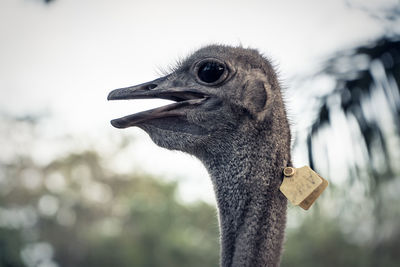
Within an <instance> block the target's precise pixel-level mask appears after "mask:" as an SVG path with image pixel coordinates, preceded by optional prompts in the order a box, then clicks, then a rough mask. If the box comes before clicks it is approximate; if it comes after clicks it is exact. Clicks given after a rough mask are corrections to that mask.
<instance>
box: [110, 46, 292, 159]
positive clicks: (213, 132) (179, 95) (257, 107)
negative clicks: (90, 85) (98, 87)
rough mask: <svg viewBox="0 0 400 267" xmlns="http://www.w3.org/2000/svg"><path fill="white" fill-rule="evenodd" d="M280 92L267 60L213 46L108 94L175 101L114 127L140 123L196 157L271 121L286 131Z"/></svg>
mask: <svg viewBox="0 0 400 267" xmlns="http://www.w3.org/2000/svg"><path fill="white" fill-rule="evenodd" d="M280 94H281V93H280V90H279V84H278V81H277V78H276V75H275V73H274V71H273V69H272V67H271V64H270V63H269V62H268V60H266V59H265V58H264V57H263V56H261V55H260V54H259V53H258V51H256V50H251V49H244V48H241V47H228V46H220V45H213V46H207V47H204V48H202V49H200V50H198V51H197V52H195V53H194V54H192V55H191V56H189V57H188V58H187V59H186V60H184V61H183V62H182V63H180V64H179V66H177V68H176V69H175V70H174V71H172V73H170V74H168V75H166V76H165V77H162V78H159V79H156V80H154V81H150V82H147V83H143V84H140V85H136V86H132V87H127V88H122V89H116V90H114V91H112V92H111V93H110V94H109V96H108V99H109V100H118V99H143V98H162V99H168V100H172V101H175V103H172V104H169V105H166V106H163V107H159V108H155V109H152V110H148V111H143V112H140V113H137V114H133V115H129V116H125V117H123V118H119V119H115V120H113V121H111V123H112V125H113V126H114V127H117V128H126V127H130V126H137V127H140V128H142V129H143V130H145V131H146V132H147V133H148V134H149V135H150V137H151V138H152V140H153V141H154V142H155V143H156V144H157V145H159V146H161V147H165V148H167V149H175V150H181V151H184V152H188V153H190V154H193V155H195V156H198V157H200V158H201V155H204V154H207V153H206V152H208V151H211V150H212V148H215V147H221V144H222V143H224V142H225V143H226V142H227V141H228V142H229V140H230V139H232V138H235V135H238V136H240V135H249V134H251V133H252V132H254V133H256V132H259V131H260V130H265V128H271V127H269V126H271V125H272V124H274V125H275V126H274V131H276V132H277V133H279V132H287V131H288V127H286V126H287V122H286V117H285V113H284V108H283V102H282V98H281V95H280ZM282 120H285V121H284V123H280V122H281V121H282ZM274 122H276V123H274ZM282 128H284V131H282Z"/></svg>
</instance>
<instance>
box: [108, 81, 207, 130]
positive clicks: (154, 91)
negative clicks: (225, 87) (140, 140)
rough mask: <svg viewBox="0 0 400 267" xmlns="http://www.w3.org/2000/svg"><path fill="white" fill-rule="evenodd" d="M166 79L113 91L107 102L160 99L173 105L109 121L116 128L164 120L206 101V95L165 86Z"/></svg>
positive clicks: (179, 114) (183, 114) (182, 114)
mask: <svg viewBox="0 0 400 267" xmlns="http://www.w3.org/2000/svg"><path fill="white" fill-rule="evenodd" d="M166 81H167V78H166V77H163V78H159V79H156V80H154V81H151V82H147V83H143V84H139V85H135V86H131V87H126V88H121V89H115V90H113V91H111V92H110V93H109V95H108V98H107V99H108V100H123V99H125V100H126V99H147V98H149V99H150V98H160V99H167V100H172V101H175V103H172V104H169V105H166V106H162V107H159V108H155V109H150V110H146V111H142V112H139V113H136V114H132V115H128V116H125V117H122V118H119V119H115V120H112V121H111V124H112V125H113V126H114V127H116V128H127V127H130V126H136V125H138V124H140V123H142V122H145V121H148V120H153V119H159V118H165V117H176V116H185V114H186V113H185V109H184V107H187V106H191V105H199V104H201V103H202V102H204V101H205V100H206V99H207V95H205V94H203V93H201V92H199V91H197V90H193V89H186V88H182V87H175V88H170V87H169V86H166Z"/></svg>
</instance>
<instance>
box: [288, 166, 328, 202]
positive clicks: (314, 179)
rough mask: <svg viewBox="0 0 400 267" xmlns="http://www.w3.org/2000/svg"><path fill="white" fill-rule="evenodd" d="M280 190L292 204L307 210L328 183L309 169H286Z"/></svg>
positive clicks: (305, 167)
mask: <svg viewBox="0 0 400 267" xmlns="http://www.w3.org/2000/svg"><path fill="white" fill-rule="evenodd" d="M283 174H284V175H285V177H284V178H283V182H282V184H281V187H280V190H281V192H282V193H283V194H284V195H285V196H286V198H287V199H289V201H290V202H291V203H292V204H293V205H296V206H297V205H298V206H300V207H301V208H303V209H305V210H308V209H309V208H310V206H311V205H312V204H313V203H314V202H315V200H316V199H317V198H318V197H319V196H320V195H321V194H322V192H323V191H324V190H325V188H326V187H327V186H328V181H327V180H325V179H324V178H322V177H321V176H319V175H318V173H316V172H314V171H313V170H312V169H311V168H310V167H308V166H304V167H301V168H296V169H295V168H292V167H286V168H285V169H284V170H283Z"/></svg>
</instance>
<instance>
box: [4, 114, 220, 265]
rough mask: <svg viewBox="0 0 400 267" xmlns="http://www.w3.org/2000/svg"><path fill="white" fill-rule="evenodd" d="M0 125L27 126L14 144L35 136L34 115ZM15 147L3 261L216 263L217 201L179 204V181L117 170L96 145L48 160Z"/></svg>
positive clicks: (7, 184)
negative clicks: (108, 164) (107, 164)
mask: <svg viewBox="0 0 400 267" xmlns="http://www.w3.org/2000/svg"><path fill="white" fill-rule="evenodd" d="M2 124H3V126H5V125H7V127H2V128H1V129H2V130H3V131H1V132H0V135H1V138H2V139H3V140H6V139H7V140H8V141H10V140H13V138H7V137H6V136H4V134H5V131H6V132H8V130H7V129H24V131H25V132H24V133H22V132H20V133H19V135H21V136H23V137H21V138H17V140H15V139H14V142H15V143H14V144H11V147H18V146H20V145H21V144H23V143H25V142H35V139H34V138H33V137H34V134H33V132H34V128H35V127H36V126H37V123H36V122H34V120H30V121H28V120H26V119H22V120H16V121H13V120H10V119H9V120H7V121H5V120H3V121H2ZM22 139H24V140H22ZM4 145H5V144H4ZM5 147H6V146H5ZM3 152H6V151H3ZM9 152H10V153H12V155H11V156H10V155H9V156H7V155H5V154H3V155H2V157H0V158H1V161H0V185H1V186H0V266H57V264H58V265H59V266H74V267H76V266H121V267H123V266H171V267H172V266H217V265H218V264H217V263H218V250H219V249H218V246H219V245H218V225H217V222H216V211H215V208H214V207H212V206H210V205H207V204H205V203H203V202H196V203H192V204H183V203H180V202H179V201H178V200H177V197H176V188H177V184H176V183H174V182H164V181H162V180H159V179H155V178H153V177H150V176H148V175H145V174H132V175H127V174H116V173H114V172H113V171H112V170H111V169H109V168H107V167H105V166H104V164H103V163H104V161H105V160H104V158H103V157H102V156H101V153H99V152H96V151H82V152H79V153H69V154H68V155H65V156H62V157H57V158H55V159H54V160H51V162H49V163H47V164H45V165H40V164H38V163H37V162H35V159H34V158H31V157H29V156H27V154H29V152H28V153H25V152H27V151H24V152H21V153H19V152H18V151H17V150H14V151H9Z"/></svg>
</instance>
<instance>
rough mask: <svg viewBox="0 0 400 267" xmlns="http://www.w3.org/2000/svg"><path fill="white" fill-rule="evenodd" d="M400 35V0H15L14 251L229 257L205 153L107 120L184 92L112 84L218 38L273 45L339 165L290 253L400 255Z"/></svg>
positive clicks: (383, 258)
mask: <svg viewBox="0 0 400 267" xmlns="http://www.w3.org/2000/svg"><path fill="white" fill-rule="evenodd" d="M399 37H400V2H399V1H395V0H347V1H344V0H326V1H318V0H302V1H289V0H280V1H273V0H268V1H265V0H264V1H261V0H248V1H239V0H231V1H226V0H223V1H222V0H221V1H211V0H203V1H180V0H171V1H154V0H147V1H138V0H137V1H136V0H131V1H128V0H113V1H111V0H108V1H107V0H68V1H67V0H47V1H43V0H2V1H1V2H0V266H1V267H2V266H10V267H11V266H13V267H14V266H28V267H33V266H35V267H55V266H60V267H61V266H71V267H72V266H74V267H77V266H166V267H169V266H194V267H195V266H218V254H219V244H218V223H217V217H216V209H215V200H214V195H213V192H212V188H211V184H210V181H209V178H208V176H207V173H206V171H205V169H204V168H203V167H202V165H201V164H200V163H199V162H198V161H197V160H196V159H195V158H193V157H190V156H188V155H185V154H183V153H179V152H173V151H167V150H164V149H161V148H159V147H157V146H156V145H154V144H153V143H152V142H151V141H150V139H149V137H148V136H147V135H146V134H145V133H143V132H142V131H140V130H139V129H134V128H130V129H127V130H123V131H121V130H117V129H114V128H112V127H111V126H110V124H109V120H110V119H112V118H115V117H120V116H122V115H126V114H131V113H134V112H137V111H141V110H144V109H147V108H150V107H151V108H152V107H155V106H158V105H163V104H165V103H166V102H168V101H164V100H143V101H142V100H137V101H126V102H115V103H114V102H109V103H108V102H107V101H106V97H107V94H108V92H109V91H110V90H111V89H115V88H119V87H125V86H129V85H133V84H138V83H141V82H145V81H148V80H151V79H154V78H157V77H158V75H159V73H160V72H161V71H162V70H164V69H168V68H169V66H171V65H173V64H174V62H175V61H176V60H178V59H180V58H184V57H185V56H187V55H188V54H190V53H191V52H193V51H195V50H196V49H197V48H200V47H201V46H203V45H206V44H210V43H223V44H230V45H242V46H244V47H252V48H257V49H259V51H260V52H262V53H263V54H264V55H265V56H267V57H268V58H270V59H271V60H272V62H273V63H274V65H275V67H276V68H277V70H278V72H279V75H280V78H281V83H282V85H283V87H284V91H285V92H284V94H285V99H286V103H287V108H288V111H289V114H290V121H291V124H292V131H293V135H294V139H293V156H294V163H295V166H298V167H299V166H302V165H305V164H310V165H311V166H312V167H313V168H315V169H316V170H317V171H318V172H319V173H320V174H321V175H322V176H324V177H325V178H326V179H328V180H329V182H330V187H329V188H328V189H327V191H326V192H325V193H324V194H323V195H322V196H321V198H320V199H319V200H318V201H317V203H316V204H314V205H313V206H312V208H311V209H310V210H309V211H303V210H301V209H300V208H298V207H294V206H291V205H289V211H288V225H287V235H286V242H285V250H284V254H283V261H282V266H299V267H302V266H307V267H312V266H326V267H328V266H367V267H368V266H388V267H391V266H400V249H399V248H400V208H399V207H400V197H399V195H400V92H399V84H400V38H399Z"/></svg>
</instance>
